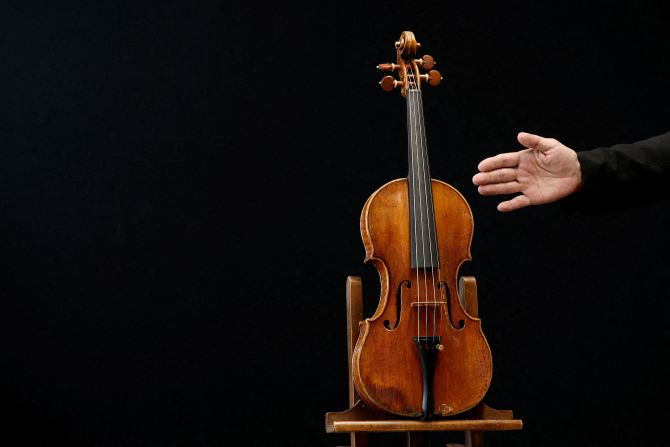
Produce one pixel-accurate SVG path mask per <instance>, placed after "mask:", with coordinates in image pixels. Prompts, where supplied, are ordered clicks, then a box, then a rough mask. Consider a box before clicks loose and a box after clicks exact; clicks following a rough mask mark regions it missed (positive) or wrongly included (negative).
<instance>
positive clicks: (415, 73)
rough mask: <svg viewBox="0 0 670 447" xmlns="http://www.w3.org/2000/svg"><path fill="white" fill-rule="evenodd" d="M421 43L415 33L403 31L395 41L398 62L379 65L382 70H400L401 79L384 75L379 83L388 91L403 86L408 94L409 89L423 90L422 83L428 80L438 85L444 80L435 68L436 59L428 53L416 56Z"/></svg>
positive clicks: (404, 91)
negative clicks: (421, 70)
mask: <svg viewBox="0 0 670 447" xmlns="http://www.w3.org/2000/svg"><path fill="white" fill-rule="evenodd" d="M420 47H421V44H420V43H419V42H417V41H416V38H415V37H414V33H413V32H411V31H403V33H402V34H401V35H400V39H398V41H397V42H396V43H395V48H396V63H385V64H379V65H377V68H378V69H379V70H382V71H394V72H398V77H399V79H395V78H394V77H393V76H390V75H389V76H384V77H383V78H382V80H381V81H379V85H380V86H381V88H382V89H383V90H385V91H387V92H390V91H391V90H393V89H395V88H397V87H401V89H400V92H401V93H402V96H405V95H406V94H407V89H416V90H419V91H420V90H421V83H422V82H427V83H428V85H431V86H436V85H438V84H439V83H440V81H442V75H441V74H440V72H439V71H437V70H433V67H434V66H435V59H433V57H432V56H429V55H428V54H424V55H423V56H422V57H421V58H418V59H417V58H416V51H417V49H418V48H420ZM419 69H424V70H428V73H424V74H421V72H420V71H419Z"/></svg>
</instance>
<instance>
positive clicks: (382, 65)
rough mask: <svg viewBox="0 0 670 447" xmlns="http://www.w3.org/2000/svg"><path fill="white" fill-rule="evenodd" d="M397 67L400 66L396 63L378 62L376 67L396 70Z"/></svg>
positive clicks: (383, 69)
mask: <svg viewBox="0 0 670 447" xmlns="http://www.w3.org/2000/svg"><path fill="white" fill-rule="evenodd" d="M398 68H400V65H396V64H379V65H377V69H378V70H382V71H396V70H397V69H398Z"/></svg>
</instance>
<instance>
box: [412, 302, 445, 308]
mask: <svg viewBox="0 0 670 447" xmlns="http://www.w3.org/2000/svg"><path fill="white" fill-rule="evenodd" d="M443 304H447V302H446V301H418V302H417V301H414V302H412V303H410V306H412V307H437V306H441V305H443Z"/></svg>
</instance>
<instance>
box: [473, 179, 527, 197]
mask: <svg viewBox="0 0 670 447" xmlns="http://www.w3.org/2000/svg"><path fill="white" fill-rule="evenodd" d="M477 192H478V193H479V194H481V195H483V196H495V195H500V194H514V193H515V192H521V184H520V183H519V182H507V183H494V184H490V185H482V186H480V187H479V188H477Z"/></svg>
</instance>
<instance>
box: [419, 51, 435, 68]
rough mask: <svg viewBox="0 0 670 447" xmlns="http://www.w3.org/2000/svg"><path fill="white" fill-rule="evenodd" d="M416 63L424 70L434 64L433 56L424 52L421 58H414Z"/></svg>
mask: <svg viewBox="0 0 670 447" xmlns="http://www.w3.org/2000/svg"><path fill="white" fill-rule="evenodd" d="M416 63H417V64H418V65H419V67H421V68H423V69H425V70H430V69H432V68H433V67H434V66H435V59H433V56H429V55H427V54H424V55H423V56H422V57H421V59H416Z"/></svg>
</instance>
